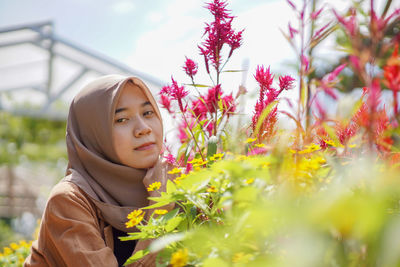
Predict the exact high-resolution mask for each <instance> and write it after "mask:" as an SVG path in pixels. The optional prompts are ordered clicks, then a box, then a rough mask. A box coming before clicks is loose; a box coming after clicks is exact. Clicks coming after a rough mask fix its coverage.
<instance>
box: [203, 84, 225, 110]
mask: <svg viewBox="0 0 400 267" xmlns="http://www.w3.org/2000/svg"><path fill="white" fill-rule="evenodd" d="M221 95H222V90H221V85H220V84H218V85H216V86H214V87H211V88H210V89H208V93H207V96H206V98H205V101H206V105H207V107H208V111H209V112H210V113H213V112H215V110H216V109H217V108H218V101H219V99H220V98H221Z"/></svg>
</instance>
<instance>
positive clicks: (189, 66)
mask: <svg viewBox="0 0 400 267" xmlns="http://www.w3.org/2000/svg"><path fill="white" fill-rule="evenodd" d="M197 68H198V66H197V63H196V62H194V61H193V60H191V59H190V58H187V57H186V61H185V65H184V66H183V69H184V70H185V72H186V74H187V75H189V76H190V77H191V78H192V79H193V76H194V75H196V73H197Z"/></svg>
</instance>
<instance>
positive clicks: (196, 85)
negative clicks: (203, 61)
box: [184, 83, 211, 87]
mask: <svg viewBox="0 0 400 267" xmlns="http://www.w3.org/2000/svg"><path fill="white" fill-rule="evenodd" d="M184 85H187V86H193V87H211V86H210V85H205V84H197V83H195V84H193V83H185V84H184Z"/></svg>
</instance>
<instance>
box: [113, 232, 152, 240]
mask: <svg viewBox="0 0 400 267" xmlns="http://www.w3.org/2000/svg"><path fill="white" fill-rule="evenodd" d="M118 238H119V240H121V241H129V240H137V239H143V238H147V234H146V233H145V232H134V233H128V236H119V237H118Z"/></svg>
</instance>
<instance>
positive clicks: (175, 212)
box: [162, 208, 179, 222]
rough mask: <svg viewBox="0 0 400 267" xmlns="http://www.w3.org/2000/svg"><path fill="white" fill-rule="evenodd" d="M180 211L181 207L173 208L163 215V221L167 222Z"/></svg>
mask: <svg viewBox="0 0 400 267" xmlns="http://www.w3.org/2000/svg"><path fill="white" fill-rule="evenodd" d="M178 213H179V208H176V209H173V210H171V211H170V212H168V213H167V214H165V215H164V216H163V217H162V221H163V222H167V221H169V220H171V219H172V218H174V217H175V216H176V215H178Z"/></svg>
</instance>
